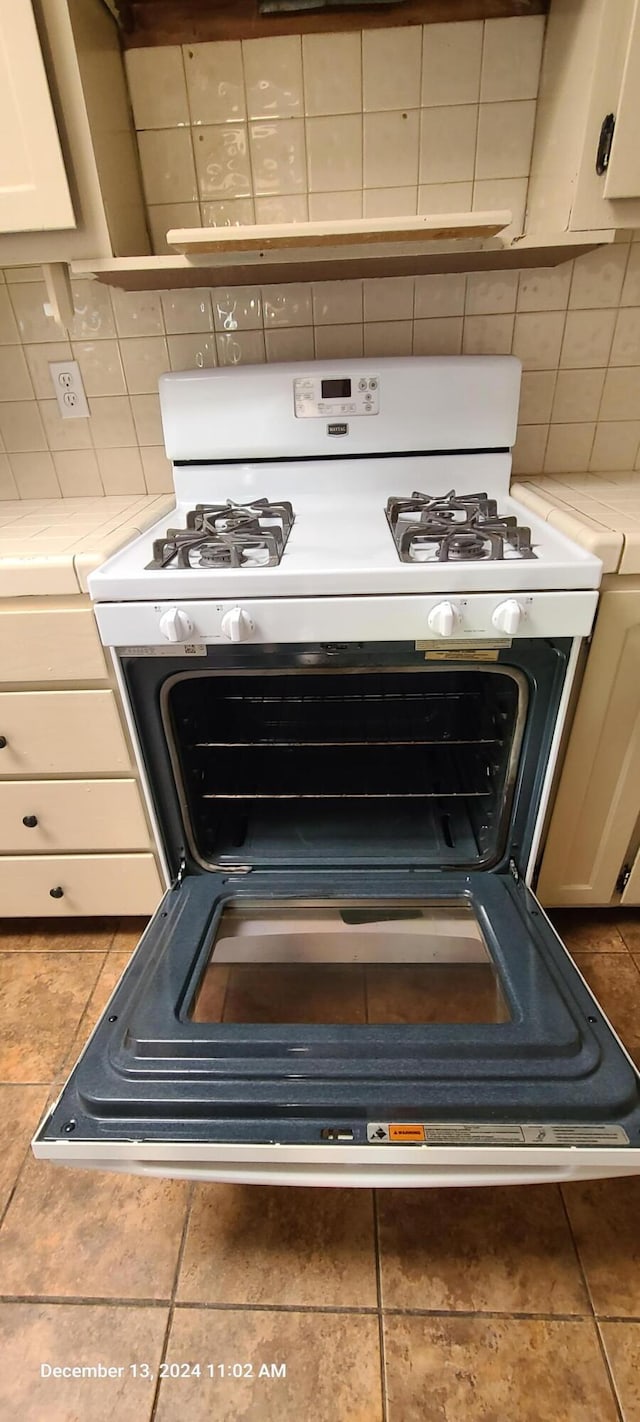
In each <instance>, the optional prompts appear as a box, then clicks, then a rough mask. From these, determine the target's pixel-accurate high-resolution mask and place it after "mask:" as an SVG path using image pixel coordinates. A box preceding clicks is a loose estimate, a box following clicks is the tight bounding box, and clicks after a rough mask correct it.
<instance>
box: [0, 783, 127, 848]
mask: <svg viewBox="0 0 640 1422" xmlns="http://www.w3.org/2000/svg"><path fill="white" fill-rule="evenodd" d="M25 821H26V822H27V823H25ZM34 821H35V824H34ZM148 847H149V830H148V827H147V821H146V819H145V814H144V810H143V807H142V800H141V798H140V792H139V790H138V786H137V784H136V782H135V780H14V781H9V780H6V781H4V783H3V782H0V854H54V853H63V854H65V853H66V854H69V853H73V852H77V851H82V850H84V851H85V852H86V851H91V850H93V851H98V850H107V849H109V850H117V849H147V848H148Z"/></svg>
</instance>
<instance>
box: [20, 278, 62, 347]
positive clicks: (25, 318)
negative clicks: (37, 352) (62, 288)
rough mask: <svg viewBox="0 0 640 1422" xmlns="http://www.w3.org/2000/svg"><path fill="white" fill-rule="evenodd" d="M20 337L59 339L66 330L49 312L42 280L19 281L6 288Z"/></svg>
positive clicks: (27, 339) (33, 339)
mask: <svg viewBox="0 0 640 1422" xmlns="http://www.w3.org/2000/svg"><path fill="white" fill-rule="evenodd" d="M8 290H9V296H10V298H11V304H12V306H13V313H14V316H15V318H16V322H17V325H18V330H19V332H20V339H21V340H22V341H24V343H25V345H28V344H29V343H30V342H31V341H59V340H60V338H61V337H64V336H65V334H66V332H65V331H64V330H63V328H62V326H60V325H59V324H58V322H57V321H55V320H54V318H53V316H52V315H51V314H50V308H49V299H48V297H47V288H46V286H45V284H44V282H43V281H29V282H20V283H18V285H16V286H10V287H9V288H8Z"/></svg>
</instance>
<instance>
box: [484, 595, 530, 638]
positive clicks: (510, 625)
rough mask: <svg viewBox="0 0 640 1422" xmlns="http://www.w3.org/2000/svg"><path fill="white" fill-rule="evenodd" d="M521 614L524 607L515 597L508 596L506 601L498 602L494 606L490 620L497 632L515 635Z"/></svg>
mask: <svg viewBox="0 0 640 1422" xmlns="http://www.w3.org/2000/svg"><path fill="white" fill-rule="evenodd" d="M523 616H524V609H523V608H522V607H521V605H520V603H519V602H518V600H517V598H515V597H508V598H507V601H506V602H499V603H498V606H497V607H495V608H494V610H493V612H492V614H491V621H492V623H493V625H494V627H495V629H496V631H497V632H504V633H505V635H506V636H507V637H515V635H516V632H517V631H518V628H519V626H520V621H521V619H522V617H523Z"/></svg>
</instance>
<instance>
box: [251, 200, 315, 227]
mask: <svg viewBox="0 0 640 1422" xmlns="http://www.w3.org/2000/svg"><path fill="white" fill-rule="evenodd" d="M255 207H256V222H258V223H260V222H267V223H272V222H307V220H308V217H309V201H308V198H307V194H306V193H280V194H278V195H277V196H276V197H257V198H256V199H255Z"/></svg>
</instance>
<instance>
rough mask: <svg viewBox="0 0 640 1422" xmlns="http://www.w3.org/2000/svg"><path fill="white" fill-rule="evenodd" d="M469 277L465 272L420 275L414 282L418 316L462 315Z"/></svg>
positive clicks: (415, 306) (416, 314)
mask: <svg viewBox="0 0 640 1422" xmlns="http://www.w3.org/2000/svg"><path fill="white" fill-rule="evenodd" d="M466 282H467V278H466V276H465V273H464V272H446V273H443V274H442V275H440V274H434V275H433V276H419V277H416V278H415V282H414V308H413V309H414V315H415V316H416V317H436V316H462V314H463V312H464V299H465V288H466Z"/></svg>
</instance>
